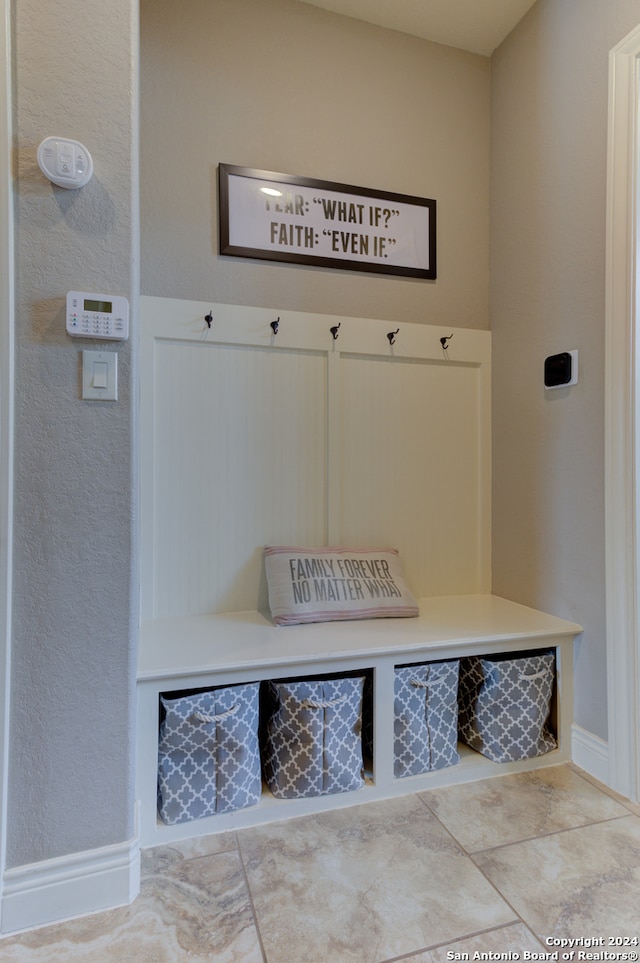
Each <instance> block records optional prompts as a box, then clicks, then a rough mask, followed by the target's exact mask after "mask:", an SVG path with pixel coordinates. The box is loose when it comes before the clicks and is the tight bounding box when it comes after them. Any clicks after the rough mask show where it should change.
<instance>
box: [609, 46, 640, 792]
mask: <svg viewBox="0 0 640 963" xmlns="http://www.w3.org/2000/svg"><path fill="white" fill-rule="evenodd" d="M639 63H640V27H638V28H636V29H635V30H634V31H632V32H631V33H630V34H629V35H628V36H627V37H625V38H624V40H622V41H621V42H620V43H619V44H618V45H617V46H616V47H614V48H613V49H612V50H611V51H610V55H609V125H608V156H607V236H606V289H605V296H606V308H605V344H606V352H605V354H606V361H605V531H606V534H605V553H606V603H607V616H606V628H607V704H608V728H609V731H608V748H609V778H608V782H609V785H610V786H611V788H613V789H615V790H616V791H618V792H620V793H622V794H623V795H624V796H626V797H628V798H629V799H633V800H636V801H637V800H638V798H639V792H640V760H639V752H640V737H639V735H638V724H639V721H640V712H639V695H640V680H639V666H638V662H639V659H638V636H639V613H638V592H637V578H638V572H639V571H640V566H639V564H638V551H639V550H640V538H639V537H638V529H637V526H638V520H639V519H640V513H639V512H638V497H639V495H640V485H639V482H640V472H639V471H638V464H637V457H638V450H639V446H638V431H639V430H640V419H638V416H637V412H636V405H637V399H636V383H637V379H638V377H639V374H640V365H639V364H638V356H637V340H638V339H637V332H636V325H637V317H638V311H637V292H636V273H637V272H636V267H635V262H636V255H637V237H638V199H637V183H638V177H637V168H638V163H639V161H640V151H639V147H638V136H639V130H638V108H639V101H640V98H639V96H638V79H639Z"/></svg>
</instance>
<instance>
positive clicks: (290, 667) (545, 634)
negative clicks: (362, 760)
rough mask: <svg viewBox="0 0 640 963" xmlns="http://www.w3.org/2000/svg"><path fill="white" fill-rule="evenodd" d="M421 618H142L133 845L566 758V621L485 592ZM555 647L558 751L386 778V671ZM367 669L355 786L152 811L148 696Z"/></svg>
mask: <svg viewBox="0 0 640 963" xmlns="http://www.w3.org/2000/svg"><path fill="white" fill-rule="evenodd" d="M419 604H420V615H419V617H418V618H409V619H375V620H362V621H352V622H331V623H321V624H311V625H297V626H286V627H281V628H276V627H274V626H273V625H272V624H271V622H270V620H269V619H268V618H267V617H265V616H264V615H262V614H260V613H259V612H234V613H228V614H219V615H201V616H189V617H185V618H166V619H155V620H149V621H146V622H144V623H143V625H142V631H141V638H140V658H139V670H138V693H139V701H138V799H139V802H140V808H141V840H142V845H143V846H154V845H157V844H159V843H165V842H169V841H171V840H175V839H181V838H185V837H189V836H194V835H201V834H207V833H215V832H222V831H226V830H230V829H237V828H241V827H243V826H250V825H256V824H258V823H263V822H268V821H271V820H277V819H283V818H286V817H290V816H298V815H302V814H305V813H312V812H319V811H322V810H326V809H329V808H335V807H340V806H346V805H353V804H355V803H360V802H365V801H367V800H372V799H382V798H385V797H389V796H394V795H399V794H402V793H407V792H414V791H416V790H422V789H427V788H431V787H435V786H442V785H446V784H449V783H454V782H465V781H470V780H474V779H480V778H483V777H486V776H488V775H495V774H498V773H505V772H517V771H522V770H526V769H532V768H537V767H539V766H546V765H554V764H557V763H560V762H565V761H567V760H569V759H570V734H571V723H572V720H573V681H572V680H573V640H574V638H575V636H576V635H577V634H578V633H580V632H581V631H582V629H581V627H580V626H579V625H577V624H576V623H574V622H568V621H566V620H564V619H560V618H556V617H555V616H552V615H547V614H545V613H543V612H538V611H536V610H534V609H531V608H527V607H526V606H522V605H518V604H516V603H514V602H510V601H507V600H505V599H501V598H498V597H496V596H493V595H462V596H444V597H439V598H423V599H421V600H420V602H419ZM549 648H551V649H555V652H556V687H555V698H554V706H553V713H552V725H553V728H554V729H555V731H556V734H557V737H558V748H557V749H556V750H553V751H552V752H550V753H547V754H546V755H545V756H540V757H537V758H535V759H527V760H523V761H520V762H513V763H506V764H501V765H497V764H495V763H492V762H490V761H489V760H487V759H485V758H484V757H483V756H481V755H480V754H478V753H476V752H473V751H472V750H469V749H465V748H464V747H460V748H461V761H460V763H459V764H458V765H456V766H452V767H450V768H448V769H440V770H436V771H433V772H429V773H425V774H423V775H420V776H411V777H406V778H402V779H396V778H395V777H394V775H393V691H394V668H395V666H397V665H403V664H407V663H413V662H429V661H439V660H442V659H451V658H459V657H461V656H465V655H484V654H496V653H511V652H514V653H517V652H523V651H525V650H530V649H549ZM352 670H371V671H372V673H373V725H374V750H373V761H372V763H373V764H372V769H371V772H369V773H368V774H367V779H366V784H365V786H364V788H362V789H361V790H358V791H357V792H351V793H339V794H336V795H332V796H319V797H316V798H305V799H290V800H276V799H274V798H273V797H272V796H271V794H270V793H269V792H268V791H267V790H265V791H264V793H263V797H262V800H261V802H260V803H259V804H258V805H257V806H253V807H250V808H248V809H243V810H239V811H238V812H235V813H223V814H220V815H216V816H209V817H205V818H203V819H199V820H195V821H193V822H188V823H181V824H178V825H173V826H167V825H164V824H163V823H162V822H161V821H160V819H159V817H158V816H157V809H156V791H157V758H158V727H159V694H160V693H161V692H163V693H171V692H177V691H183V690H185V689H187V690H188V689H198V688H203V687H209V686H211V687H213V686H220V685H232V684H234V683H241V682H257V681H261V680H264V679H276V678H285V677H286V678H309V679H310V678H314V677H316V676H318V675H324V674H326V673H336V674H339V673H343V672H347V671H352Z"/></svg>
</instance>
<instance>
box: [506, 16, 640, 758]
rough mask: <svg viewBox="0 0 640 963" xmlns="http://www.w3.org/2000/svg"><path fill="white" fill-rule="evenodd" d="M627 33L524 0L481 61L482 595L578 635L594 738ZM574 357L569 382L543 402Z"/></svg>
mask: <svg viewBox="0 0 640 963" xmlns="http://www.w3.org/2000/svg"><path fill="white" fill-rule="evenodd" d="M639 21H640V8H639V7H638V4H637V2H635V0H607V2H606V3H603V2H602V0H538V2H537V3H536V4H535V5H534V7H533V8H532V9H531V10H530V12H529V13H528V14H527V16H526V17H525V18H524V20H523V21H521V23H520V24H519V25H518V27H516V29H515V30H514V31H513V33H512V34H511V35H510V36H509V37H508V38H507V40H506V41H505V43H504V44H503V45H502V46H501V47H500V48H499V50H498V51H497V52H496V53H495V54H494V57H493V61H492V118H491V123H492V166H491V301H490V304H491V327H492V332H493V348H494V358H493V383H494V396H493V410H494V433H493V445H494V464H493V479H494V482H493V486H494V498H493V526H494V539H493V559H494V582H493V587H494V591H495V592H496V593H497V594H500V595H506V596H508V597H510V598H513V599H515V600H517V601H520V602H524V603H526V604H529V605H534V606H538V607H540V608H543V609H547V610H549V611H552V612H554V613H555V614H557V615H560V616H564V617H566V618H569V619H574V620H575V621H577V622H580V623H581V624H582V625H584V626H585V633H584V637H583V638H582V640H581V641H580V642H579V643H578V646H577V651H576V663H575V665H576V686H575V689H576V721H577V723H578V724H579V725H580V726H582V727H583V728H584V729H586V730H588V731H589V732H591V733H593V734H595V735H596V736H599V737H601V738H605V739H606V736H607V706H606V658H605V656H606V652H605V570H604V307H605V301H604V285H605V200H606V197H605V191H606V149H607V88H608V52H609V50H610V49H611V48H612V47H613V46H614V45H615V44H616V43H617V42H618V41H619V40H621V39H622V38H623V37H624V36H625V35H626V34H627V33H628V32H629V31H630V30H631V29H632V28H633V27H634V26H635V25H636V24H637V23H638V22H639ZM572 349H578V351H579V368H580V380H579V384H578V385H577V386H575V387H573V388H568V389H562V390H559V391H553V392H545V390H544V387H543V364H544V359H545V357H546V356H547V355H550V354H555V353H557V352H559V351H565V350H572Z"/></svg>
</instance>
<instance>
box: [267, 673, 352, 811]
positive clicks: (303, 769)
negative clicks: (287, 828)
mask: <svg viewBox="0 0 640 963" xmlns="http://www.w3.org/2000/svg"><path fill="white" fill-rule="evenodd" d="M364 682H365V679H364V676H362V675H354V676H349V677H343V678H337V677H329V678H324V679H298V680H286V681H279V682H271V681H270V682H266V683H264V686H265V688H266V699H265V700H264V702H265V705H266V707H267V718H266V720H265V722H264V727H263V731H264V737H263V740H262V753H263V771H264V776H265V781H266V783H267V786H268V787H269V790H270V791H271V792H272V793H273V795H274V796H275V797H276V798H277V799H300V798H304V797H307V796H310V797H313V796H324V795H330V794H332V793H342V792H353V791H354V790H357V789H361V788H363V786H364V762H363V755H362V710H363V697H364Z"/></svg>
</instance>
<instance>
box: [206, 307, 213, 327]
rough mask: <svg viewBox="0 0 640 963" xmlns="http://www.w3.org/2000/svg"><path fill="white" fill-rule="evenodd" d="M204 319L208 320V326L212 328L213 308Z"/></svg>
mask: <svg viewBox="0 0 640 963" xmlns="http://www.w3.org/2000/svg"><path fill="white" fill-rule="evenodd" d="M204 319H205V321H206V322H207V327H208V328H210V327H211V322H212V321H213V308H212V309H211V311H209V314H205V316H204Z"/></svg>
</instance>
